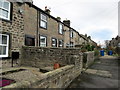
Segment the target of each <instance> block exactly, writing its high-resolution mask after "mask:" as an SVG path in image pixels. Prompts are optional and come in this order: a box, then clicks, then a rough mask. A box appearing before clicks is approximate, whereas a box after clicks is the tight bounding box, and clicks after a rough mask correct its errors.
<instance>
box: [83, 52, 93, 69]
mask: <svg viewBox="0 0 120 90" xmlns="http://www.w3.org/2000/svg"><path fill="white" fill-rule="evenodd" d="M94 60H95V57H94V51H91V52H84V53H83V67H84V68H88V67H89V66H90V65H91V64H92V63H93V62H94Z"/></svg>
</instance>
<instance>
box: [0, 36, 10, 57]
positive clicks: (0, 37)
mask: <svg viewBox="0 0 120 90" xmlns="http://www.w3.org/2000/svg"><path fill="white" fill-rule="evenodd" d="M2 36H7V44H2ZM0 39H1V40H0V41H1V43H0V46H5V47H6V54H5V55H0V57H8V49H9V35H7V34H0Z"/></svg>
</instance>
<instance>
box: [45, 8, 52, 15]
mask: <svg viewBox="0 0 120 90" xmlns="http://www.w3.org/2000/svg"><path fill="white" fill-rule="evenodd" d="M45 12H46V13H48V14H50V12H51V11H50V9H48V8H47V6H45Z"/></svg>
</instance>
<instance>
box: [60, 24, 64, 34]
mask: <svg viewBox="0 0 120 90" xmlns="http://www.w3.org/2000/svg"><path fill="white" fill-rule="evenodd" d="M59 33H60V34H63V25H62V24H61V23H59Z"/></svg>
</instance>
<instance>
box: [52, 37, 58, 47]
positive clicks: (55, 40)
mask: <svg viewBox="0 0 120 90" xmlns="http://www.w3.org/2000/svg"><path fill="white" fill-rule="evenodd" d="M53 40H54V42H55V43H52V47H57V39H56V38H52V42H53Z"/></svg>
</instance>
